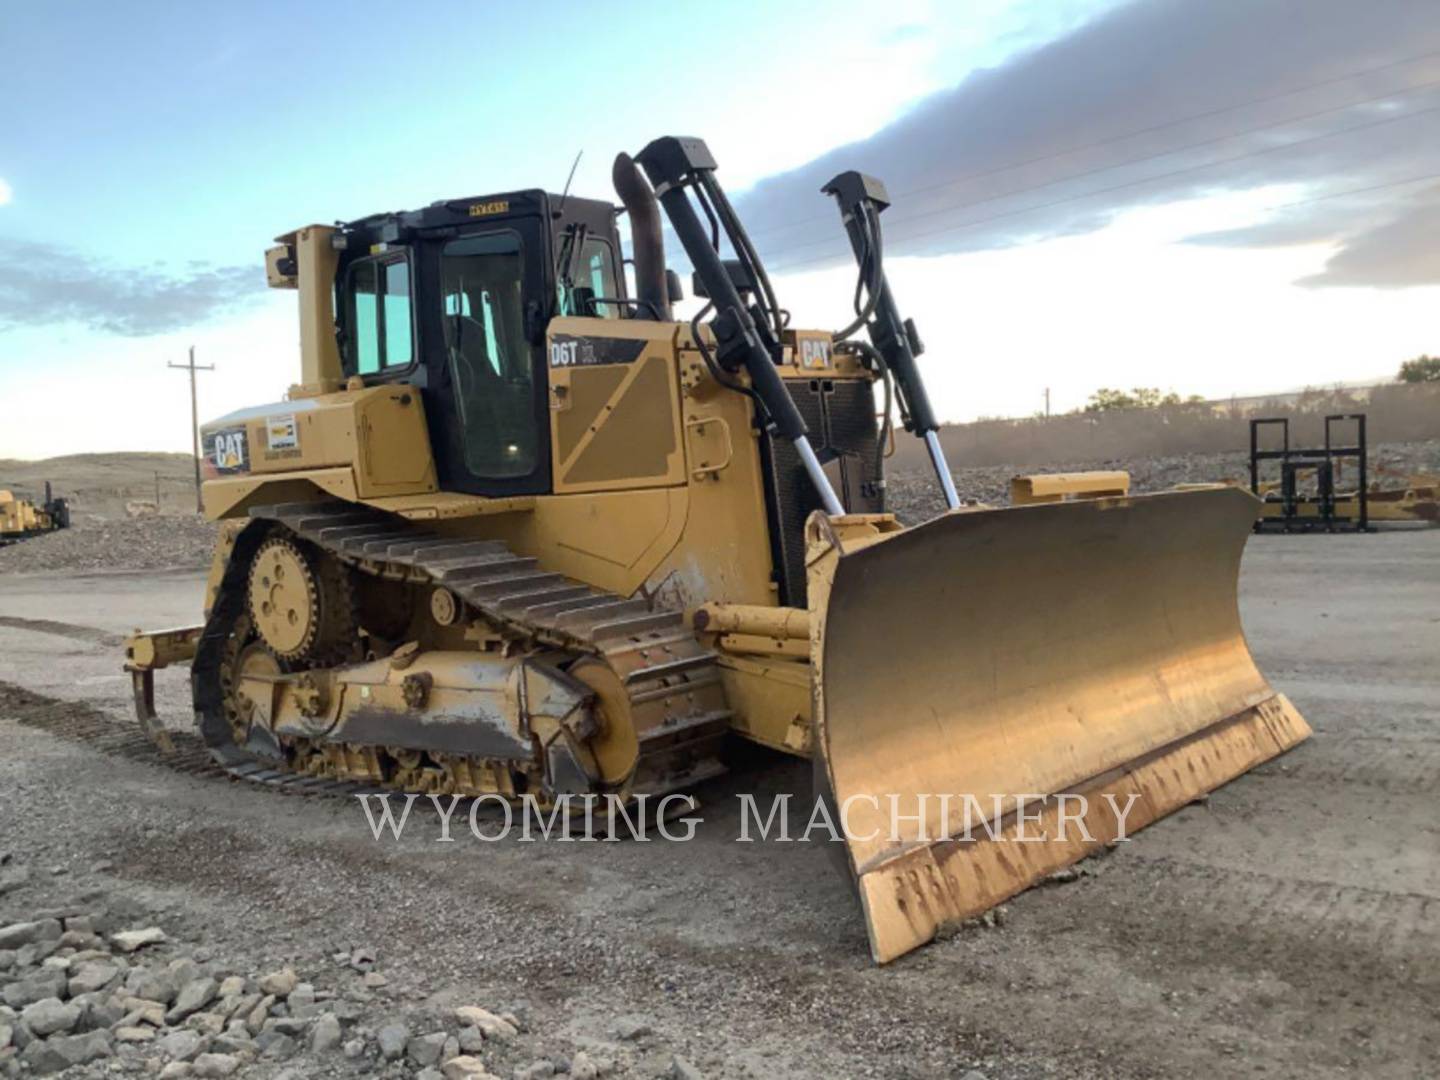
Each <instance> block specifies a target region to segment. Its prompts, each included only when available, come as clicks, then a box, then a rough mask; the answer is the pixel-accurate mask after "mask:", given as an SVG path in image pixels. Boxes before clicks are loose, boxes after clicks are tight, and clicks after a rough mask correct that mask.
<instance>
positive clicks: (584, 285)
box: [555, 236, 620, 319]
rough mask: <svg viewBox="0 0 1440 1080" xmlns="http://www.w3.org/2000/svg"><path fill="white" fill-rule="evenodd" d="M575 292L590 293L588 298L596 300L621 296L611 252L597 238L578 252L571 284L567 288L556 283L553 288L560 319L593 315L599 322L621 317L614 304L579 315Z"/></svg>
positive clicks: (589, 240) (589, 238)
mask: <svg viewBox="0 0 1440 1080" xmlns="http://www.w3.org/2000/svg"><path fill="white" fill-rule="evenodd" d="M576 288H581V289H589V290H590V294H591V295H592V296H595V297H602V298H603V297H609V298H611V299H614V298H616V297H618V296H619V295H620V294H619V292H617V291H616V288H617V287H616V285H615V254H614V252H613V251H611V249H610V243H609V241H607V240H603V239H601V238H600V237H598V236H587V237H586V238H585V243H584V244H583V245H582V246H581V249H580V258H579V259H577V260H576V263H575V280H574V283H573V285H572V286H571V287H568V288H567V287H566V285H565V283H564V282H563V281H562V282H559V283H558V284H557V285H556V286H555V289H556V296H557V299H558V300H559V313H560V314H561V315H591V314H593V315H596V316H598V317H599V318H602V319H616V318H619V317H620V316H619V312H618V311H616V310H615V309H616V306H617V305H615V304H596V305H595V310H594V311H593V312H590V311H580V310H579V304H578V303H577V302H576V299H575V295H574V294H575V289H576Z"/></svg>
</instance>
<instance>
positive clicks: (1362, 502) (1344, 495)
mask: <svg viewBox="0 0 1440 1080" xmlns="http://www.w3.org/2000/svg"><path fill="white" fill-rule="evenodd" d="M1347 421H1349V422H1352V423H1353V424H1354V434H1355V440H1354V442H1353V443H1352V444H1350V445H1339V444H1337V441H1336V435H1335V432H1334V425H1336V424H1339V423H1344V422H1347ZM1266 425H1270V426H1276V425H1278V426H1279V428H1280V440H1281V445H1280V449H1278V450H1262V449H1260V429H1261V427H1263V426H1266ZM1346 458H1352V459H1354V461H1355V469H1356V486H1355V490H1354V491H1353V492H1351V491H1337V490H1336V482H1337V481H1338V480H1339V479H1340V477H1341V473H1342V469H1343V462H1344V461H1345V459H1346ZM1263 461H1278V462H1279V463H1280V481H1279V484H1278V486H1277V485H1276V484H1274V483H1273V482H1272V483H1269V484H1266V485H1264V486H1263V487H1262V485H1261V481H1260V463H1261V462H1263ZM1305 473H1313V474H1314V476H1315V493H1314V494H1313V495H1312V494H1308V493H1306V494H1302V493H1301V491H1300V479H1301V477H1302V475H1303V474H1305ZM1368 489H1369V483H1368V478H1367V476H1366V443H1365V414H1364V413H1336V414H1334V415H1333V416H1327V417H1325V445H1324V446H1323V447H1292V446H1291V445H1290V421H1289V419H1288V418H1285V417H1262V418H1259V419H1255V420H1251V421H1250V490H1251V491H1252V492H1253V493H1254V494H1255V495H1258V496H1259V497H1260V498H1261V499H1262V500H1264V503H1265V505H1264V506H1263V507H1262V508H1261V511H1260V518H1259V520H1257V521H1256V522H1255V531H1256V532H1265V531H1270V530H1278V531H1280V532H1315V531H1324V532H1341V531H1355V532H1368V531H1370V513H1369V503H1368V498H1367V494H1368Z"/></svg>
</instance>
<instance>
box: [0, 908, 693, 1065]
mask: <svg viewBox="0 0 1440 1080" xmlns="http://www.w3.org/2000/svg"><path fill="white" fill-rule="evenodd" d="M332 960H333V962H334V966H335V968H336V969H338V971H339V972H340V974H339V976H338V978H335V979H331V980H330V981H331V982H332V983H333V984H334V985H333V986H332V987H329V988H321V987H318V986H316V985H315V984H314V983H312V982H310V981H308V980H307V979H305V978H303V977H302V976H301V974H300V973H298V972H296V971H295V970H294V969H293V968H291V967H282V968H279V969H277V970H272V971H268V972H265V973H262V974H243V973H239V972H234V971H230V970H228V969H226V968H225V967H224V966H223V965H221V964H218V963H216V962H213V961H212V959H211V957H210V955H209V953H208V952H206V951H205V950H203V949H195V950H187V949H184V948H182V947H180V946H179V945H178V944H177V943H176V942H174V941H172V940H171V938H170V937H169V936H168V935H167V934H166V932H165V931H164V930H163V929H161V928H160V927H156V926H138V925H128V924H124V925H122V924H120V923H119V922H118V921H117V917H116V916H112V914H111V913H110V912H109V911H107V910H106V909H105V908H104V907H103V905H97V904H72V905H68V906H62V907H58V908H52V909H49V910H43V911H37V912H35V913H33V914H32V915H31V916H30V917H29V918H27V919H26V920H25V921H23V922H13V923H9V924H8V925H3V926H0V1002H3V1004H0V1077H21V1076H51V1075H55V1074H59V1073H67V1071H68V1070H75V1074H76V1075H91V1074H94V1075H100V1074H102V1073H103V1074H106V1075H108V1074H110V1073H113V1072H117V1071H119V1072H127V1073H138V1074H144V1075H153V1076H160V1077H163V1078H165V1080H175V1078H179V1077H195V1078H200V1080H203V1078H209V1077H228V1076H237V1077H247V1076H248V1077H277V1078H278V1077H284V1078H286V1080H298V1078H300V1077H305V1076H312V1075H323V1076H334V1075H356V1076H391V1077H414V1078H415V1080H487V1078H488V1080H496V1078H497V1077H502V1076H504V1077H514V1078H515V1080H542V1078H547V1077H555V1078H561V1080H563V1078H565V1077H569V1078H570V1080H598V1078H600V1077H605V1076H620V1075H624V1074H627V1073H629V1066H630V1065H632V1064H633V1063H634V1062H633V1061H632V1057H633V1055H632V1053H631V1050H630V1049H629V1046H630V1045H633V1044H635V1043H637V1042H640V1041H643V1040H645V1039H646V1037H647V1036H649V1035H650V1034H651V1028H650V1026H649V1024H648V1022H645V1021H644V1020H643V1019H635V1018H628V1019H626V1020H625V1021H624V1022H623V1023H621V1024H620V1025H619V1026H618V1027H617V1028H616V1032H615V1035H616V1038H617V1039H618V1040H620V1042H621V1043H625V1044H627V1045H625V1046H622V1045H620V1044H618V1043H617V1044H603V1043H601V1044H596V1045H594V1046H591V1047H589V1048H588V1049H579V1050H574V1051H573V1052H571V1053H568V1054H540V1053H536V1049H537V1048H536V1046H535V1042H534V1038H533V1036H532V1035H531V1034H530V1033H529V1025H528V1023H527V1020H526V1018H525V1010H524V1008H523V1007H521V1008H517V1009H514V1010H505V1009H501V1010H495V1011H492V1010H491V1009H488V1008H484V1007H482V1006H479V1005H469V1004H467V1005H460V1006H458V1007H456V1006H453V1005H450V1006H446V1007H443V1008H440V1007H437V1006H435V1005H434V1004H433V1002H427V1003H421V1004H420V1005H418V1006H413V1005H412V1006H410V1007H404V1006H403V1005H402V1004H401V1003H399V1002H397V1001H395V1000H394V997H393V996H392V995H391V994H390V993H389V991H388V990H387V987H388V985H389V980H388V979H387V977H386V976H385V975H384V974H382V973H381V972H379V971H377V970H375V964H376V957H375V952H374V951H373V950H371V949H366V948H359V949H353V950H345V951H343V952H339V953H336V954H335V955H334V956H333V957H332ZM607 1048H608V1050H610V1051H613V1052H614V1056H613V1057H612V1056H608V1055H607V1053H605V1052H603V1051H604V1050H606V1049H607ZM666 1075H669V1076H674V1077H677V1078H679V1080H696V1078H698V1077H699V1076H700V1073H699V1072H698V1071H697V1070H696V1069H695V1068H694V1066H693V1065H691V1064H690V1063H689V1062H687V1061H685V1060H684V1059H683V1058H680V1057H674V1058H672V1059H671V1064H670V1069H669V1071H668V1072H667V1073H666Z"/></svg>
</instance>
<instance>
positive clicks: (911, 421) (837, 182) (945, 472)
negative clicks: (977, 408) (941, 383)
mask: <svg viewBox="0 0 1440 1080" xmlns="http://www.w3.org/2000/svg"><path fill="white" fill-rule="evenodd" d="M820 190H821V191H822V192H824V193H825V194H826V195H834V196H835V199H836V201H837V202H838V203H839V204H840V218H841V220H842V221H843V222H844V223H845V232H846V234H847V235H848V236H849V237H850V246H851V248H852V249H854V252H855V260H856V261H857V262H858V263H859V264H860V272H861V274H862V275H864V274H865V273H866V272H867V269H869V268H870V267H871V266H872V260H876V261H878V260H880V258H881V253H880V251H879V245H878V243H877V242H876V241H877V240H878V234H879V228H880V211H882V210H884V209H885V207H887V206H889V205H890V197H889V195H887V194H886V192H885V185H884V184H882V183H881V182H880V181H879V180H877V179H875V177H873V176H866V175H865V174H864V173H859V172H854V171H853V170H852V171H850V172H843V173H841V174H840V175H839V176H837V177H835V179H833V180H831V181H830V182H829V183H828V184H826V185H825V186H824V187H823V188H821V189H820ZM868 223H873V225H874V235H872V234H871V230H870V225H869V224H868ZM873 273H874V275H875V277H876V278H878V279H879V280H878V283H877V282H876V281H875V280H874V279H872V280H871V281H869V282H866V288H867V289H871V288H873V290H874V292H873V295H872V296H871V300H872V301H873V307H872V310H871V312H870V316H869V318H868V319H866V320H864V321H865V325H866V329H867V330H868V331H869V333H870V341H871V343H872V344H873V345H874V346H875V351H876V352H878V353H879V354H880V359H881V360H882V361H883V362H884V364H885V366H886V367H887V368H889V369H890V373H891V374H892V375H894V377H895V382H896V385H897V386H898V387H899V390H900V394H901V397H902V398H903V400H904V402H905V407H906V412H907V413H908V418H907V420H906V424H905V426H906V428H908V429H909V430H910V431H913V432H915V434H917V435H919V436H920V437H921V438H922V439H924V440H925V448H926V450H927V451H929V454H930V464H931V465H932V466H934V468H935V476H936V479H938V480H939V481H940V489H941V490H942V491H943V492H944V493H945V503H946V505H947V506H949V508H950V509H951V510H954V509H956V508H957V507H958V506H959V505H960V496H959V495H958V494H957V493H956V491H955V481H954V479H953V478H952V477H951V475H950V466H949V464H947V463H946V461H945V451H944V450H943V449H942V448H941V446H940V436H939V434H938V432H939V430H940V421H939V420H937V419H936V418H935V410H934V409H933V408H932V407H931V405H930V395H929V394H927V393H926V392H925V382H924V380H923V379H921V377H920V368H919V365H917V364H916V363H915V357H916V356H917V355H918V354H919V353H920V352H921V345H920V341H919V337H918V336H917V335H916V334H915V326H914V324H913V323H906V322H905V320H903V319H902V318H901V317H900V309H899V307H897V306H896V304H895V297H894V295H893V294H892V293H891V292H890V282H889V280H888V279H887V278H886V277H885V268H884V266H883V265H879V266H874V269H873Z"/></svg>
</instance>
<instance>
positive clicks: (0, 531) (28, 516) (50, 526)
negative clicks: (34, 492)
mask: <svg viewBox="0 0 1440 1080" xmlns="http://www.w3.org/2000/svg"><path fill="white" fill-rule="evenodd" d="M69 526H70V507H69V504H68V503H67V502H66V501H65V500H64V499H60V498H56V497H55V495H54V493H53V492H52V490H51V488H50V483H49V481H46V483H45V498H44V500H43V501H42V502H41V503H40V504H39V505H38V506H37V505H36V504H35V503H33V502H31V501H30V500H29V499H22V498H21V497H20V496H18V495H16V494H15V493H14V492H13V491H5V490H3V489H0V546H4V545H5V544H13V543H16V542H17V541H20V540H24V539H26V538H27V537H31V536H38V535H40V534H41V533H47V532H54V531H55V530H56V529H65V528H68V527H69Z"/></svg>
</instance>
